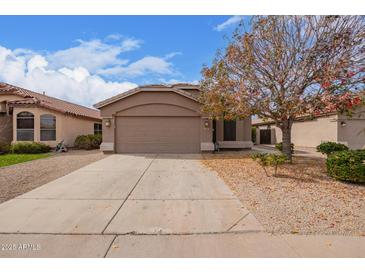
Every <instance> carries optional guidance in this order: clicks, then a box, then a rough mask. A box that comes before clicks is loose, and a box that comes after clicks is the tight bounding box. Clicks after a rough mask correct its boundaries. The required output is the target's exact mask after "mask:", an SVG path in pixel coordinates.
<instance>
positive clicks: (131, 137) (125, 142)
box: [115, 116, 200, 153]
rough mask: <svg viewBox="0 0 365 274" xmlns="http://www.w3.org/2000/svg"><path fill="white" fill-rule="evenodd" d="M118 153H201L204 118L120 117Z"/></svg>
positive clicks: (117, 120) (117, 128)
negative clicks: (201, 133) (201, 132)
mask: <svg viewBox="0 0 365 274" xmlns="http://www.w3.org/2000/svg"><path fill="white" fill-rule="evenodd" d="M115 139H116V150H117V152H118V153H199V152H200V117H173V116H172V117H162V116H161V117H156V116H155V117H148V116H143V117H141V116H136V117H131V116H129V117H128V116H126V117H117V119H116V136H115Z"/></svg>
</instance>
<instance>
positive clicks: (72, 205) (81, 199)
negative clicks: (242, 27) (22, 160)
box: [0, 155, 365, 257]
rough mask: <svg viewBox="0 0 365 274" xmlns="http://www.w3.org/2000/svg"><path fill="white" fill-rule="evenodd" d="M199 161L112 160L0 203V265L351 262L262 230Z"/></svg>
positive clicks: (317, 242)
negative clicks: (100, 260)
mask: <svg viewBox="0 0 365 274" xmlns="http://www.w3.org/2000/svg"><path fill="white" fill-rule="evenodd" d="M200 157H201V156H200V155H112V156H109V157H107V158H105V159H103V160H100V161H98V162H95V163H92V164H90V165H88V166H85V167H83V168H81V169H79V170H77V171H75V172H72V173H70V174H68V175H66V176H64V177H62V178H59V179H57V180H55V181H53V182H51V183H49V184H46V185H43V186H42V187H39V188H37V189H35V190H33V191H31V192H28V193H26V194H24V195H21V196H19V197H17V198H15V199H13V200H10V201H7V202H5V203H3V204H1V205H0V220H1V222H0V244H1V250H0V257H360V256H364V254H365V237H339V236H295V235H288V236H272V235H270V234H267V233H264V232H263V227H262V226H261V224H260V223H259V222H258V221H257V220H256V218H255V217H254V216H253V215H252V214H251V213H250V212H249V211H247V209H245V208H244V207H243V206H242V204H241V203H240V201H239V200H238V199H237V198H236V197H235V196H234V195H233V193H232V192H231V191H230V189H229V188H228V187H227V186H226V185H225V184H224V182H222V181H221V180H220V178H218V177H217V175H216V174H215V173H213V172H212V171H210V170H207V169H205V168H204V167H203V166H202V165H201V164H200V162H199V159H200Z"/></svg>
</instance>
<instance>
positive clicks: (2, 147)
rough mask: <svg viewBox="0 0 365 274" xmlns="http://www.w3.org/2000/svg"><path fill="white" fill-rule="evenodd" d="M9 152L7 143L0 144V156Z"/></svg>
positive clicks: (9, 148) (9, 147)
mask: <svg viewBox="0 0 365 274" xmlns="http://www.w3.org/2000/svg"><path fill="white" fill-rule="evenodd" d="M10 150H11V146H10V144H8V143H4V142H0V155H1V154H7V153H9V152H10Z"/></svg>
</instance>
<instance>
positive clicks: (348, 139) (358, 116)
mask: <svg viewBox="0 0 365 274" xmlns="http://www.w3.org/2000/svg"><path fill="white" fill-rule="evenodd" d="M341 122H344V123H342V125H341ZM337 139H338V142H341V143H344V144H345V145H347V146H348V147H350V148H351V149H365V108H362V109H359V110H357V111H356V112H355V113H354V114H353V115H352V116H351V117H349V116H346V115H338V133H337Z"/></svg>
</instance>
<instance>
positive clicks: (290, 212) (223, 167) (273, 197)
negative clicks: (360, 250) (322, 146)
mask: <svg viewBox="0 0 365 274" xmlns="http://www.w3.org/2000/svg"><path fill="white" fill-rule="evenodd" d="M202 162H203V164H204V165H205V166H207V167H208V168H210V169H212V170H214V171H216V172H217V173H218V175H219V176H220V177H221V178H222V179H223V180H224V181H225V182H226V183H227V184H228V185H229V186H230V187H231V189H232V190H233V191H234V192H235V194H236V195H237V196H238V197H239V199H240V200H241V201H242V203H243V205H244V206H246V207H247V208H248V209H249V210H250V211H251V212H252V213H253V214H254V215H255V217H256V218H257V219H258V220H259V221H260V222H261V224H262V225H263V226H264V228H265V229H266V231H267V232H271V233H275V234H287V233H293V234H339V235H361V236H365V185H356V184H349V183H343V182H339V181H336V180H333V179H331V178H329V177H328V176H327V175H326V167H325V160H324V159H321V158H310V157H298V156H296V157H294V159H293V164H292V165H290V164H286V165H284V166H282V167H280V168H279V174H278V176H277V177H273V176H272V174H273V173H272V170H270V168H269V175H270V176H269V177H268V176H267V175H266V174H265V172H264V171H263V169H262V167H261V166H260V165H259V164H258V163H257V162H255V161H253V160H252V159H251V158H250V157H249V156H248V155H245V154H237V153H236V154H214V155H208V154H207V155H205V156H204V160H202Z"/></svg>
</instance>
